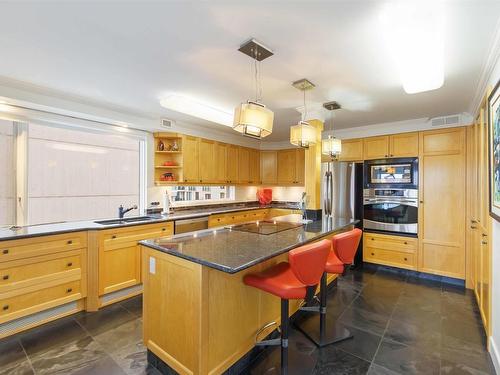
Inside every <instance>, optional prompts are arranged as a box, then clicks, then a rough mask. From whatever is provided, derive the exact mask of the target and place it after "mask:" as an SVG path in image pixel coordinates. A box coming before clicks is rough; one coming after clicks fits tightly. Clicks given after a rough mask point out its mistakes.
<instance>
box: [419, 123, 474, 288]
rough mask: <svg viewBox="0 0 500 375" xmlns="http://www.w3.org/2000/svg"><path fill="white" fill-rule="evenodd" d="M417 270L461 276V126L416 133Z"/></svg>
mask: <svg viewBox="0 0 500 375" xmlns="http://www.w3.org/2000/svg"><path fill="white" fill-rule="evenodd" d="M419 144H420V189H419V195H420V207H419V237H420V247H419V271H422V272H428V273H433V274H438V275H443V276H449V277H455V278H459V279H464V278H465V129H464V128H453V129H446V130H435V131H426V132H421V133H420V141H419Z"/></svg>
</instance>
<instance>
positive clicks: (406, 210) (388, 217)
mask: <svg viewBox="0 0 500 375" xmlns="http://www.w3.org/2000/svg"><path fill="white" fill-rule="evenodd" d="M364 223H365V227H366V228H371V229H378V230H385V231H391V232H402V233H417V223H418V208H417V206H416V204H415V205H412V204H408V203H403V202H398V201H389V200H387V201H381V202H375V203H365V204H364Z"/></svg>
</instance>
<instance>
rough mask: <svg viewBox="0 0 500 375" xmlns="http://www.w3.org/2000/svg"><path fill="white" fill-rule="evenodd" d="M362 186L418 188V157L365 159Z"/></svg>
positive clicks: (366, 187) (367, 187) (368, 187)
mask: <svg viewBox="0 0 500 375" xmlns="http://www.w3.org/2000/svg"><path fill="white" fill-rule="evenodd" d="M363 170H364V187H365V189H370V188H384V187H385V188H400V189H418V158H394V159H379V160H367V161H365V162H364V164H363Z"/></svg>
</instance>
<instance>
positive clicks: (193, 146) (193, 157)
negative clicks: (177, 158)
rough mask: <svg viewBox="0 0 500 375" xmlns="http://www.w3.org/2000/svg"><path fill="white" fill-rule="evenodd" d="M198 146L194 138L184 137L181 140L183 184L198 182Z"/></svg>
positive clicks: (196, 139)
mask: <svg viewBox="0 0 500 375" xmlns="http://www.w3.org/2000/svg"><path fill="white" fill-rule="evenodd" d="M198 145H199V142H198V138H196V137H191V136H189V135H186V136H184V138H183V140H182V158H183V162H182V172H183V175H184V177H183V179H184V182H199V180H200V173H199V168H198V160H199V153H198V152H199V150H198Z"/></svg>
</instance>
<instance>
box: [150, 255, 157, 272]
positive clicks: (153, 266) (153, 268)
mask: <svg viewBox="0 0 500 375" xmlns="http://www.w3.org/2000/svg"><path fill="white" fill-rule="evenodd" d="M149 273H150V274H152V275H154V274H156V258H153V257H149Z"/></svg>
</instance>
